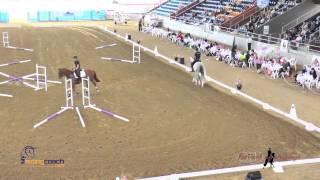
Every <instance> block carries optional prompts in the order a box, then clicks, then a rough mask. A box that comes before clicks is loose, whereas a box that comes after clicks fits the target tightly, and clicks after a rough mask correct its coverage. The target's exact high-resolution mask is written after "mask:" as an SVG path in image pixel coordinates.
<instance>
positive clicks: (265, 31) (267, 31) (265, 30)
mask: <svg viewBox="0 0 320 180" xmlns="http://www.w3.org/2000/svg"><path fill="white" fill-rule="evenodd" d="M263 34H269V26H268V25H267V26H263Z"/></svg>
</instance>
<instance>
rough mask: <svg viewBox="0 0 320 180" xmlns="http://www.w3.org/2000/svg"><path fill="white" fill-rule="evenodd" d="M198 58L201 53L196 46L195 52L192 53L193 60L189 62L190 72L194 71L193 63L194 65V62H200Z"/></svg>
mask: <svg viewBox="0 0 320 180" xmlns="http://www.w3.org/2000/svg"><path fill="white" fill-rule="evenodd" d="M200 58H201V53H200V51H199V48H197V49H196V52H195V53H194V58H193V61H192V62H191V72H194V69H193V65H194V64H195V63H196V62H201V60H200Z"/></svg>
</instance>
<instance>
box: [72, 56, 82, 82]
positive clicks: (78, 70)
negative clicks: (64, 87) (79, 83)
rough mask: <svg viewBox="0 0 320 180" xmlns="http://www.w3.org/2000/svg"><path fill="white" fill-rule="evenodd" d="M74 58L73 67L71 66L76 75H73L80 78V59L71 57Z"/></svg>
mask: <svg viewBox="0 0 320 180" xmlns="http://www.w3.org/2000/svg"><path fill="white" fill-rule="evenodd" d="M73 58H74V59H75V61H74V65H75V67H74V68H73V70H74V73H75V74H76V76H77V77H75V78H76V79H78V80H80V79H81V73H80V72H81V68H80V61H79V60H78V57H77V56H74V57H73Z"/></svg>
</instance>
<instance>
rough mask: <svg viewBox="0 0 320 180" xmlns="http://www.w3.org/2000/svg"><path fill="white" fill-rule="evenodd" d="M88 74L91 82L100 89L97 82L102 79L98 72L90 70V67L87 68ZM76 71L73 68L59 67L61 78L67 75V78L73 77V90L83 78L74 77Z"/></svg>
mask: <svg viewBox="0 0 320 180" xmlns="http://www.w3.org/2000/svg"><path fill="white" fill-rule="evenodd" d="M85 72H86V76H87V77H88V78H89V80H90V82H91V83H92V84H93V85H94V87H95V88H96V90H98V87H97V82H100V80H99V79H98V77H97V74H96V72H95V71H93V70H90V69H86V70H85ZM73 73H74V72H73V71H72V70H69V69H66V68H59V69H58V74H59V79H61V78H62V77H66V78H67V79H72V87H73V91H75V89H76V87H75V85H76V84H80V83H81V80H80V79H77V78H75V77H74V74H73Z"/></svg>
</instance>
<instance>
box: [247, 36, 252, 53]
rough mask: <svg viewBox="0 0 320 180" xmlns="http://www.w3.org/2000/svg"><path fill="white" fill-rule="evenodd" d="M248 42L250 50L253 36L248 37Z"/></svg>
mask: <svg viewBox="0 0 320 180" xmlns="http://www.w3.org/2000/svg"><path fill="white" fill-rule="evenodd" d="M247 43H248V51H250V50H251V43H252V39H251V37H250V36H249V38H248V39H247Z"/></svg>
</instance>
